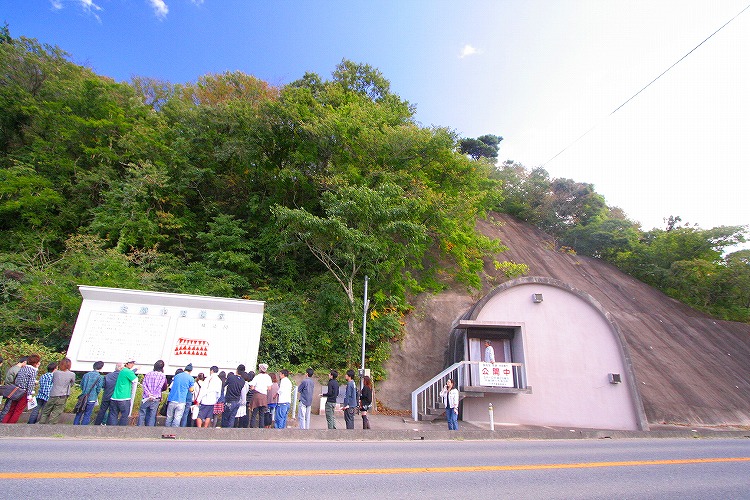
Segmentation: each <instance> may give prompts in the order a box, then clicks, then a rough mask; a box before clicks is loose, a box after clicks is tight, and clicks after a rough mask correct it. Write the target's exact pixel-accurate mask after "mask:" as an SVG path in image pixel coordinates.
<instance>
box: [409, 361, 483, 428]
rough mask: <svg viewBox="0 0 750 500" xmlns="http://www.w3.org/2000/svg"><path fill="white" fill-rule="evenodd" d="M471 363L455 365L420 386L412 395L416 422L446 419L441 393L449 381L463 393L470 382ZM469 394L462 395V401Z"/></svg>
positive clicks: (412, 407)
mask: <svg viewBox="0 0 750 500" xmlns="http://www.w3.org/2000/svg"><path fill="white" fill-rule="evenodd" d="M470 363H471V362H470V361H461V362H459V363H454V364H453V365H451V366H449V367H448V368H446V369H445V370H443V371H442V372H440V373H438V374H437V375H435V376H434V377H432V378H431V379H430V380H428V381H427V382H425V383H424V384H422V385H421V386H419V387H418V388H417V389H416V390H414V391H413V392H412V393H411V415H412V418H413V419H414V420H415V421H419V420H421V421H433V420H437V419H440V418H445V401H443V398H442V397H440V391H441V390H443V387H445V383H446V382H447V381H448V379H449V378H450V379H453V381H454V382H455V384H456V387H457V388H458V390H459V393H460V392H461V388H462V387H463V386H464V381H465V380H468V377H467V375H468V371H467V370H468V366H469V364H470ZM464 397H467V394H463V393H461V394H460V399H463V398H464Z"/></svg>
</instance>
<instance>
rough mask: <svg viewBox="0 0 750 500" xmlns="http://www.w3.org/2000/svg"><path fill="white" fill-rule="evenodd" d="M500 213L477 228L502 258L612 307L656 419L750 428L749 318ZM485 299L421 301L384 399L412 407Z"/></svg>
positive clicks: (396, 351) (451, 295) (490, 270)
mask: <svg viewBox="0 0 750 500" xmlns="http://www.w3.org/2000/svg"><path fill="white" fill-rule="evenodd" d="M493 218H494V222H493V221H480V222H478V229H479V230H480V231H481V232H482V233H484V234H485V235H487V236H490V237H492V238H499V239H500V240H501V241H502V242H503V243H504V244H505V245H507V246H508V247H509V250H508V251H506V252H504V253H502V254H500V255H498V256H497V260H500V261H503V260H512V261H513V262H517V263H525V264H527V265H528V266H529V275H531V276H544V277H551V278H555V279H558V280H561V281H564V282H566V283H569V284H570V285H571V286H573V287H575V288H577V289H580V290H582V291H585V292H587V293H589V294H590V295H591V296H593V297H594V298H595V299H596V300H597V301H599V303H600V304H602V306H603V307H604V308H605V310H607V311H609V312H610V313H611V314H612V316H613V317H614V319H615V321H616V322H617V324H618V325H619V327H620V329H621V331H622V333H623V335H624V337H625V340H626V343H627V349H628V350H629V352H630V356H631V359H632V362H633V366H634V368H635V374H636V380H637V384H638V388H639V391H640V393H641V397H642V399H643V403H644V409H645V412H646V416H647V418H648V421H649V423H651V424H662V423H668V424H685V425H750V325H749V324H744V323H734V322H729V321H720V320H716V319H713V318H711V317H709V316H707V315H705V314H702V313H700V312H698V311H695V310H693V309H691V308H690V307H688V306H686V305H684V304H682V303H680V302H678V301H676V300H673V299H671V298H669V297H667V296H666V295H664V294H663V293H661V292H659V291H658V290H656V289H654V288H652V287H650V286H647V285H645V284H643V283H641V282H640V281H638V280H635V279H633V278H631V277H630V276H628V275H626V274H624V273H622V272H621V271H619V270H618V269H616V268H615V267H613V266H611V265H609V264H607V263H605V262H602V261H600V260H597V259H591V258H587V257H580V256H575V255H570V254H567V253H562V252H559V251H555V250H554V249H553V245H552V243H551V240H550V237H549V236H548V235H546V234H545V233H543V232H542V231H540V230H538V229H536V228H535V227H533V226H531V225H529V224H526V223H523V222H520V221H518V220H517V219H514V218H513V217H510V216H507V215H502V214H493ZM485 271H486V272H487V275H488V282H494V283H499V282H500V281H502V280H504V278H502V277H499V276H496V271H494V267H493V266H491V264H490V263H488V265H487V266H485ZM488 289H489V285H488V286H487V290H488ZM487 290H484V291H485V292H486V291H487ZM477 298H478V297H472V296H471V295H470V294H469V293H468V292H466V293H461V292H456V291H451V292H447V293H442V294H439V295H437V296H430V295H425V296H422V297H419V298H418V301H417V306H416V309H415V311H414V312H413V313H411V314H410V315H409V317H408V318H407V322H406V330H407V333H406V339H405V340H404V341H403V342H402V343H401V344H400V345H395V346H393V351H392V352H393V354H392V357H391V359H390V360H389V362H388V364H387V369H388V381H386V382H384V383H382V384H380V387H379V389H380V391H379V399H380V400H381V401H383V402H384V403H385V404H386V405H387V406H389V407H394V408H409V405H410V396H411V391H412V390H413V389H415V388H416V387H418V386H419V385H421V384H422V383H424V382H425V381H426V380H428V379H429V378H431V377H432V376H433V375H435V374H437V373H438V372H439V371H440V370H441V369H442V368H443V361H444V358H445V351H446V348H447V346H448V337H449V335H450V330H451V326H452V324H453V323H454V321H455V320H456V319H457V318H458V317H459V316H460V315H461V314H463V313H464V312H466V311H467V310H468V309H469V307H470V306H471V305H472V304H473V303H474V302H475V301H476V300H477Z"/></svg>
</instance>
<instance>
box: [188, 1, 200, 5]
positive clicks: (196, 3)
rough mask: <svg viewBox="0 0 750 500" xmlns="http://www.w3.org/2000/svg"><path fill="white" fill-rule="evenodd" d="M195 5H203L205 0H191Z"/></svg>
mask: <svg viewBox="0 0 750 500" xmlns="http://www.w3.org/2000/svg"><path fill="white" fill-rule="evenodd" d="M190 1H191V2H192V3H193V4H195V5H203V0H190Z"/></svg>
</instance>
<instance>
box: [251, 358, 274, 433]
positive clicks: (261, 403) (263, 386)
mask: <svg viewBox="0 0 750 500" xmlns="http://www.w3.org/2000/svg"><path fill="white" fill-rule="evenodd" d="M258 371H259V372H260V373H258V374H257V375H255V378H254V379H253V380H252V382H250V389H253V390H254V391H255V392H254V393H253V402H252V404H251V409H252V412H251V413H250V427H258V428H262V427H263V424H264V422H263V418H264V416H265V413H266V407H267V406H268V388H269V387H271V385H272V384H273V380H271V376H270V375H269V374H268V373H266V372H268V365H267V364H266V363H261V364H259V365H258ZM256 417H257V418H256Z"/></svg>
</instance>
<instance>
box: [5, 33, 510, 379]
mask: <svg viewBox="0 0 750 500" xmlns="http://www.w3.org/2000/svg"><path fill="white" fill-rule="evenodd" d="M6 33H7V32H6ZM0 67H2V68H3V70H2V72H1V74H0V109H2V110H3V112H2V115H1V116H2V118H1V119H0V214H2V219H1V220H0V232H2V238H0V270H1V271H2V276H1V277H0V341H2V342H4V341H6V340H8V339H26V340H29V341H39V342H42V343H44V344H45V345H47V346H50V347H51V348H54V349H58V350H61V349H64V348H65V347H66V345H67V342H68V340H69V336H70V333H71V329H72V325H73V322H74V320H75V316H76V313H77V309H78V307H79V305H80V300H81V299H80V296H79V294H78V292H77V289H76V287H77V285H80V284H87V285H100V286H114V287H122V288H133V289H148V290H156V291H170V292H184V293H193V294H206V295H214V296H228V297H247V298H252V299H258V300H264V301H266V303H267V307H266V314H265V322H264V335H263V340H262V342H261V353H260V356H261V359H264V360H268V361H270V362H271V363H272V364H275V365H285V366H288V367H295V366H306V365H313V366H318V367H323V368H328V367H337V368H343V367H351V366H352V365H353V364H354V362H355V361H358V355H357V354H358V353H359V351H360V347H361V345H360V342H361V341H360V338H361V336H359V335H354V334H353V332H354V331H355V330H357V328H356V326H357V325H356V323H357V322H358V321H361V312H360V313H359V314H357V313H356V311H357V310H359V311H361V307H362V304H361V295H362V282H363V278H364V276H365V275H368V276H369V277H370V290H371V308H370V321H369V322H368V327H369V328H368V330H369V332H370V335H369V336H368V346H367V353H368V365H371V367H372V368H373V369H374V370H375V373H376V375H377V376H382V375H383V373H382V362H383V361H384V360H385V358H386V357H387V350H388V343H389V342H390V341H393V340H394V339H398V338H400V335H401V334H402V331H401V330H402V317H403V314H405V313H406V311H408V308H409V305H408V297H409V294H411V293H415V292H419V291H422V290H436V289H439V288H440V287H442V286H444V285H445V283H449V282H451V281H452V282H455V283H463V284H464V285H465V286H468V287H478V286H479V285H480V279H481V276H480V274H479V272H480V271H481V269H482V259H483V257H485V256H486V255H488V254H489V253H490V252H492V251H496V250H498V249H499V248H500V247H499V245H498V244H497V243H494V242H491V241H489V240H487V239H486V238H484V237H482V236H480V235H478V234H477V233H476V232H475V231H474V221H475V220H476V218H477V217H478V216H481V215H482V214H483V213H484V211H485V210H486V209H487V208H489V207H491V206H493V205H494V204H496V203H497V202H498V193H499V190H498V185H499V183H498V182H497V181H495V180H492V179H491V178H490V172H491V169H492V164H491V163H488V162H477V161H474V160H472V159H471V158H469V157H468V156H466V155H464V154H461V153H460V152H459V151H458V145H459V140H460V139H459V137H457V136H456V135H455V134H454V133H453V132H451V131H450V130H448V129H444V128H424V127H421V126H419V125H418V124H417V123H416V122H415V121H414V119H413V114H414V110H413V107H412V106H411V105H410V104H409V103H408V102H406V101H404V100H402V99H401V98H400V97H399V96H397V95H395V94H393V93H392V92H391V91H390V86H389V82H388V81H387V80H386V79H385V78H384V77H383V76H382V75H381V74H380V72H378V71H377V70H375V69H374V68H371V67H370V66H367V65H362V64H355V63H353V62H350V61H346V60H345V61H342V63H341V64H340V65H339V66H338V67H337V68H336V69H335V71H334V72H333V74H332V78H331V79H330V80H324V79H322V78H321V77H320V76H318V75H315V74H306V75H304V76H303V77H302V78H301V79H300V80H298V81H295V82H293V83H291V84H289V85H286V86H284V87H282V88H275V87H273V86H271V85H269V84H267V83H266V82H263V81H260V80H258V79H256V78H254V77H252V76H249V75H246V74H243V73H239V72H235V73H225V74H221V75H206V76H203V77H201V78H200V79H199V80H198V81H197V82H195V83H187V84H171V83H168V82H162V81H157V80H154V79H149V78H141V77H138V78H134V79H133V81H132V82H130V83H116V82H113V81H111V80H110V79H108V78H104V77H101V76H99V75H96V74H94V73H93V72H91V71H90V70H88V69H86V68H83V67H80V66H77V65H75V64H72V63H71V62H70V61H69V60H68V56H67V55H66V54H65V53H63V52H62V51H60V50H59V49H57V48H54V47H49V46H45V45H42V44H39V43H38V42H37V41H35V40H30V39H25V38H20V39H12V38H10V37H9V36H7V37H5V38H3V42H2V43H0Z"/></svg>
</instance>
